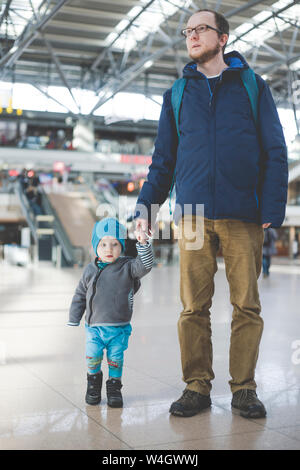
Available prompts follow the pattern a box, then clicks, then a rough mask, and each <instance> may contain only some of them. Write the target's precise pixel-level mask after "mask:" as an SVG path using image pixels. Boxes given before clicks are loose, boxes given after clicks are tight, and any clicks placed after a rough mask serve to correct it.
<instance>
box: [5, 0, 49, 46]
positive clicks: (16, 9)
mask: <svg viewBox="0 0 300 470" xmlns="http://www.w3.org/2000/svg"><path fill="white" fill-rule="evenodd" d="M1 4H2V7H1V13H0V14H2V13H3V12H4V10H5V6H6V2H1ZM30 4H31V5H32V7H31V5H30ZM46 8H47V2H45V0H31V1H30V2H29V1H28V0H12V2H11V4H10V7H9V10H8V16H7V18H5V19H4V20H3V22H2V24H1V27H0V36H1V37H7V38H8V39H16V38H17V37H18V36H20V34H21V33H22V31H23V30H24V28H25V26H26V25H27V24H28V22H29V21H30V20H31V18H34V16H35V14H36V15H37V16H39V15H40V14H41V13H42V14H44V11H45V10H46ZM33 10H34V11H33Z"/></svg>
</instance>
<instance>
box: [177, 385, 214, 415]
mask: <svg viewBox="0 0 300 470" xmlns="http://www.w3.org/2000/svg"><path fill="white" fill-rule="evenodd" d="M210 406H211V399H210V396H209V395H201V393H198V392H194V391H192V390H187V389H186V390H184V392H183V394H182V396H181V397H180V398H179V400H177V401H174V403H172V405H171V407H170V410H169V412H170V413H171V414H172V415H174V416H182V417H189V416H194V415H196V414H197V413H199V412H200V411H202V410H204V409H205V408H209V407H210Z"/></svg>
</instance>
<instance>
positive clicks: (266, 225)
mask: <svg viewBox="0 0 300 470" xmlns="http://www.w3.org/2000/svg"><path fill="white" fill-rule="evenodd" d="M270 225H272V222H270V223H269V224H262V227H263V228H268V227H270Z"/></svg>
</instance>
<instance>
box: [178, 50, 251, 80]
mask: <svg viewBox="0 0 300 470" xmlns="http://www.w3.org/2000/svg"><path fill="white" fill-rule="evenodd" d="M224 62H225V63H226V64H227V65H228V68H227V69H225V70H223V72H227V71H228V70H236V71H239V70H242V69H246V68H249V65H248V63H247V61H246V59H245V58H244V57H243V56H242V55H241V54H240V53H239V52H237V51H231V52H229V53H228V54H224ZM223 72H222V73H223ZM183 77H184V78H206V77H205V75H204V74H203V73H201V72H199V71H198V70H197V64H196V63H195V62H189V63H188V64H186V66H185V67H184V69H183Z"/></svg>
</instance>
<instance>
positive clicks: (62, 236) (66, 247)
mask: <svg viewBox="0 0 300 470" xmlns="http://www.w3.org/2000/svg"><path fill="white" fill-rule="evenodd" d="M41 195H42V206H43V208H44V209H45V211H46V212H47V214H49V215H53V217H54V222H53V229H54V232H55V236H56V238H57V240H58V242H59V244H60V245H61V247H62V250H63V253H64V256H65V258H66V259H67V261H68V262H70V263H72V264H76V257H75V252H74V250H75V247H74V246H73V245H72V244H71V242H70V240H69V238H68V236H67V234H66V232H65V229H64V227H63V226H62V224H61V222H60V220H59V217H58V215H57V213H56V211H55V209H54V208H53V207H52V205H51V203H50V201H49V199H48V197H47V194H46V192H45V191H44V189H43V188H42V189H41Z"/></svg>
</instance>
